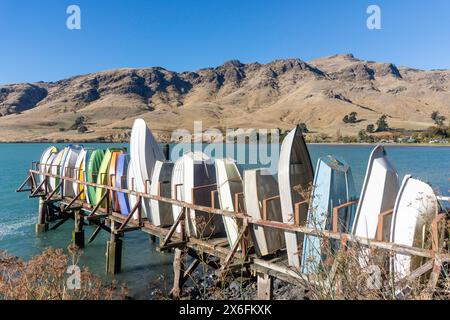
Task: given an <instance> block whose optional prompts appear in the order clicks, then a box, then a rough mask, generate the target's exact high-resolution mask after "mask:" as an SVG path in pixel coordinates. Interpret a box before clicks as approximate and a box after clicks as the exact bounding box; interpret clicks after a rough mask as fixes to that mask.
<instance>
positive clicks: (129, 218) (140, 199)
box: [117, 197, 142, 233]
mask: <svg viewBox="0 0 450 320" xmlns="http://www.w3.org/2000/svg"><path fill="white" fill-rule="evenodd" d="M141 203H142V198H141V197H138V201H137V202H136V204H135V205H134V207H133V208H132V209H131V211H130V213H129V214H128V217H127V218H126V219H125V221H124V222H123V223H122V224H121V225H120V227H119V228H118V229H117V233H121V232H123V231H124V230H125V227H126V225H127V224H128V222H130V220H131V218H133V215H134V213H135V212H136V210H137V211H138V213H139V219H138V220H139V221H140V220H141V218H140V211H141V210H140V207H141ZM140 225H141V223H139V227H138V228H140Z"/></svg>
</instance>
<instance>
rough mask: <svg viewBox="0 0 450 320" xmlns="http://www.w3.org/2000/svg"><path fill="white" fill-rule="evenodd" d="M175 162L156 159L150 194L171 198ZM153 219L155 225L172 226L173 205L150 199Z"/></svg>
mask: <svg viewBox="0 0 450 320" xmlns="http://www.w3.org/2000/svg"><path fill="white" fill-rule="evenodd" d="M173 168H174V163H173V162H169V161H159V160H158V161H156V164H155V169H154V171H153V176H152V184H151V186H150V194H151V195H154V196H161V197H164V198H171V181H172V172H173ZM150 209H151V213H152V221H153V223H154V225H155V226H170V225H172V224H173V214H172V205H171V204H170V203H165V202H160V201H157V200H151V201H150Z"/></svg>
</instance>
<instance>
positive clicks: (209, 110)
mask: <svg viewBox="0 0 450 320" xmlns="http://www.w3.org/2000/svg"><path fill="white" fill-rule="evenodd" d="M434 110H437V111H440V113H441V114H443V115H444V116H446V117H447V118H450V70H435V71H422V70H416V69H411V68H403V67H397V66H395V65H393V64H391V63H379V62H372V61H365V60H360V59H356V58H355V57H353V55H336V56H331V57H325V58H321V59H317V60H312V61H309V62H305V61H302V60H299V59H286V60H276V61H273V62H270V63H267V64H260V63H246V64H244V63H241V62H239V61H229V62H226V63H224V64H223V65H221V66H219V67H216V68H206V69H201V70H198V71H193V72H182V73H177V72H172V71H169V70H165V69H163V68H159V67H153V68H143V69H119V70H112V71H104V72H99V73H93V74H87V75H82V76H76V77H72V78H69V79H65V80H61V81H57V82H38V83H32V84H11V85H5V86H2V87H0V115H1V116H0V141H37V140H50V141H55V140H73V141H78V140H95V139H106V140H108V141H109V140H126V138H127V134H128V132H129V128H130V127H131V125H132V122H133V120H134V119H135V118H137V117H142V118H144V119H145V120H146V121H147V123H148V124H149V126H150V127H151V128H152V130H153V131H154V132H155V133H156V134H158V135H159V136H160V137H161V138H167V137H168V136H170V132H171V131H172V130H174V129H177V128H186V129H192V126H193V121H194V120H203V127H204V129H206V128H208V127H215V128H219V129H224V128H227V127H230V128H237V127H243V128H249V127H250V128H283V129H289V128H291V127H293V126H294V125H295V124H297V123H299V122H304V123H306V124H307V125H308V128H309V129H310V130H311V131H313V132H325V133H327V134H331V135H334V134H335V133H336V131H337V130H338V129H339V130H340V131H341V133H342V134H356V133H357V132H358V131H359V130H360V129H362V128H366V126H367V125H368V124H370V123H374V122H375V121H376V120H377V119H378V118H379V117H380V115H381V114H387V115H388V122H389V124H390V126H391V127H395V128H406V129H420V128H426V127H428V126H430V125H432V121H431V119H430V114H431V112H432V111H434ZM351 112H357V113H358V118H359V119H360V121H359V122H358V123H355V124H345V123H344V122H343V121H342V118H343V117H344V115H346V114H349V113H351ZM80 116H83V117H84V119H85V121H84V123H83V126H84V127H85V128H84V130H83V131H85V132H84V133H80V132H79V130H77V128H76V126H75V127H74V126H73V124H74V122H75V119H76V118H78V117H80ZM86 130H87V131H86Z"/></svg>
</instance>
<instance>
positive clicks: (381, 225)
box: [376, 209, 394, 241]
mask: <svg viewBox="0 0 450 320" xmlns="http://www.w3.org/2000/svg"><path fill="white" fill-rule="evenodd" d="M393 213H394V209H391V210H387V211H384V212H382V213H380V214H379V216H378V226H377V236H376V239H377V241H382V240H383V228H384V219H385V218H386V217H388V216H390V215H392V214H393Z"/></svg>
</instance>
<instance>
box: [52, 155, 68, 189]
mask: <svg viewBox="0 0 450 320" xmlns="http://www.w3.org/2000/svg"><path fill="white" fill-rule="evenodd" d="M68 152H69V147H65V148H64V149H62V150H60V151H59V152H58V153H57V154H56V156H55V158H54V159H53V161H52V165H51V168H50V173H51V174H52V175H54V176H55V177H51V178H50V189H51V191H53V190H55V189H56V187H57V186H58V185H59V183H60V182H61V178H60V177H61V172H62V167H63V164H64V159H65V158H66V156H67V153H68ZM62 187H63V186H62V184H61V187H60V188H59V190H58V191H57V193H58V194H62V193H61V191H62Z"/></svg>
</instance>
